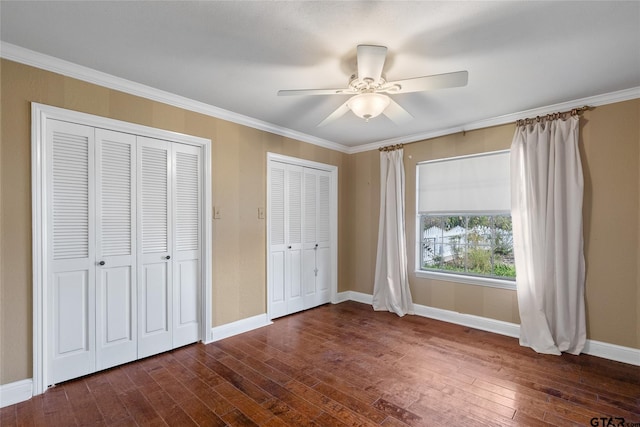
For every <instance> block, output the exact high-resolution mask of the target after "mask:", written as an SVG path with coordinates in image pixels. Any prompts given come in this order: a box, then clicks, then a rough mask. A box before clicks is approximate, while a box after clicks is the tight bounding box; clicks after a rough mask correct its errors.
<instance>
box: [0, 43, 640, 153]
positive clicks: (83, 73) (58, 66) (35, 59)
mask: <svg viewBox="0 0 640 427" xmlns="http://www.w3.org/2000/svg"><path fill="white" fill-rule="evenodd" d="M0 57H2V58H5V59H8V60H10V61H15V62H19V63H21V64H25V65H30V66H33V67H36V68H41V69H43V70H47V71H51V72H54V73H57V74H61V75H64V76H67V77H72V78H75V79H78V80H82V81H85V82H88V83H93V84H96V85H99V86H103V87H106V88H109V89H113V90H118V91H121V92H125V93H128V94H131V95H135V96H140V97H142V98H146V99H150V100H152V101H157V102H162V103H163V104H168V105H172V106H174V107H178V108H182V109H185V110H189V111H193V112H196V113H201V114H205V115H208V116H211V117H215V118H217V119H221V120H226V121H229V122H233V123H237V124H239V125H243V126H247V127H250V128H253V129H258V130H262V131H265V132H269V133H273V134H276V135H280V136H284V137H286V138H291V139H296V140H298V141H302V142H306V143H309V144H313V145H317V146H319V147H323V148H328V149H330V150H335V151H339V152H342V153H346V154H355V153H361V152H364V151H370V150H376V149H378V148H380V147H384V146H387V145H394V144H409V143H412V142H417V141H422V140H425V139H431V138H437V137H439V136H445V135H451V134H453V133H458V132H465V131H470V130H476V129H482V128H487V127H491V126H498V125H503V124H507V123H513V122H515V121H516V120H520V119H523V118H526V117H536V116H542V115H545V114H549V113H553V112H556V111H562V110H570V109H572V108H577V107H582V106H584V105H589V106H594V107H597V106H600V105H606V104H613V103H616V102H622V101H628V100H631V99H636V98H640V86H638V87H633V88H629V89H624V90H619V91H616V92H610V93H604V94H600V95H595V96H590V97H586V98H580V99H576V100H573V101H567V102H562V103H558V104H552V105H548V106H544V107H539V108H533V109H530V110H525V111H520V112H517V113H511V114H506V115H503V116H498V117H492V118H488V119H483V120H478V121H475V122H471V123H466V124H461V125H458V126H453V127H449V128H444V129H437V130H433V131H429V132H423V133H417V134H413V135H407V136H401V137H397V138H391V139H385V140H382V141H377V142H372V143H369V144H363V145H358V146H356V147H349V146H346V145H343V144H339V143H337V142H333V141H329V140H326V139H322V138H317V137H315V136H312V135H308V134H306V133H302V132H298V131H295V130H293V129H289V128H285V127H282V126H278V125H275V124H273V123H269V122H265V121H262V120H258V119H254V118H252V117H249V116H245V115H242V114H238V113H234V112H233V111H229V110H225V109H223V108H219V107H215V106H213V105H209V104H206V103H204V102H200V101H195V100H193V99H189V98H186V97H183V96H179V95H175V94H173V93H170V92H165V91H163V90H159V89H155V88H153V87H150V86H146V85H143V84H140V83H136V82H133V81H131V80H126V79H123V78H120V77H115V76H112V75H111V74H107V73H103V72H101V71H97V70H94V69H92V68H88V67H84V66H82V65H78V64H74V63H72V62H69V61H65V60H63V59H59V58H55V57H53V56H49V55H44V54H42V53H38V52H34V51H32V50H29V49H25V48H23V47H20V46H16V45H13V44H11V43H7V42H2V41H0Z"/></svg>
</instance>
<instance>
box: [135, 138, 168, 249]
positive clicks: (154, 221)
mask: <svg viewBox="0 0 640 427" xmlns="http://www.w3.org/2000/svg"><path fill="white" fill-rule="evenodd" d="M141 155H142V158H141V165H142V170H141V177H142V181H141V187H142V195H141V198H142V204H141V208H142V223H141V224H140V226H141V227H142V242H141V243H142V252H143V253H145V254H148V253H157V252H167V250H168V218H167V209H168V199H167V185H168V181H167V151H166V150H164V149H161V148H153V147H147V146H144V147H142V150H141Z"/></svg>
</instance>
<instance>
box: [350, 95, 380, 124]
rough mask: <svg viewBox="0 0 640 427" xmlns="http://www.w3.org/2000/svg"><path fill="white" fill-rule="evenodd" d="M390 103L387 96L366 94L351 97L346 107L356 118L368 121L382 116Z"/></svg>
mask: <svg viewBox="0 0 640 427" xmlns="http://www.w3.org/2000/svg"><path fill="white" fill-rule="evenodd" d="M390 102H391V100H390V99H389V97H388V96H387V95H382V94H380V93H373V92H367V93H361V94H359V95H356V96H354V97H352V98H351V99H350V100H349V101H348V102H347V106H348V107H349V109H350V110H351V111H353V113H354V114H355V115H356V116H358V117H360V118H363V119H365V120H366V121H369V119H372V118H374V117H377V116H379V115H380V114H382V112H383V111H384V110H385V108H387V107H388V106H389V103H390Z"/></svg>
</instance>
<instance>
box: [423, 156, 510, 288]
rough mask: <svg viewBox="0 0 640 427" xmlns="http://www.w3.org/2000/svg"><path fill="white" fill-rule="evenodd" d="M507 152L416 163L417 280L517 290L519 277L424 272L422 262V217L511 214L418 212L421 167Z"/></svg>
mask: <svg viewBox="0 0 640 427" xmlns="http://www.w3.org/2000/svg"><path fill="white" fill-rule="evenodd" d="M505 152H509V150H498V151H491V152H486V153H477V154H471V155H466V156H455V157H448V158H441V159H434V160H427V161H423V162H418V163H416V187H415V201H416V203H415V213H416V215H415V221H416V222H415V236H414V237H415V245H414V248H415V260H414V262H415V271H414V273H415V275H416V277H417V278H424V279H433V280H441V281H446V282H455V283H464V284H468V285H478V286H485V287H492V288H499V289H509V290H515V289H516V279H517V277H514V278H513V279H506V278H504V279H502V278H497V277H492V276H482V275H475V274H472V273H460V272H449V271H445V270H423V269H422V261H421V256H422V250H421V249H422V235H421V231H422V230H421V217H422V215H433V216H440V217H442V216H499V215H505V214H509V215H511V212H465V213H459V212H453V213H444V212H433V213H431V214H424V213H422V214H421V213H420V212H419V211H418V209H419V195H420V172H419V167H420V165H424V164H425V163H432V162H442V161H445V160H446V161H451V160H456V159H464V158H469V157H478V156H484V155H492V154H498V153H505Z"/></svg>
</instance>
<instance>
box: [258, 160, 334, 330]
mask: <svg viewBox="0 0 640 427" xmlns="http://www.w3.org/2000/svg"><path fill="white" fill-rule="evenodd" d="M271 162H280V163H287V164H290V165H294V166H302V167H306V168H313V169H318V170H321V171H326V172H328V173H329V174H330V176H331V184H330V185H331V187H330V198H331V209H330V212H329V218H330V220H329V221H330V239H331V261H330V262H331V266H332V268H331V285H330V287H331V303H333V304H336V303H338V302H339V301H338V298H337V294H338V167H337V166H334V165H327V164H324V163H318V162H313V161H311V160H304V159H298V158H296V157H290V156H284V155H282V154H277V153H267V180H266V182H267V215H269V212H271V186H270V182H271V168H270V164H271ZM268 221H269V217H268V216H267V227H266V228H267V245H266V251H265V253H266V257H267V318H268V319H269V320H271V319H272V317H273V310H272V307H271V295H270V293H271V289H272V286H271V283H270V281H271V277H272V276H271V274H272V271H271V270H272V266H271V257H270V251H271V230H270V229H271V227H269V222H268Z"/></svg>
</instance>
